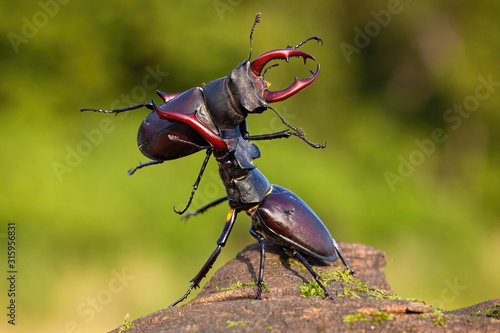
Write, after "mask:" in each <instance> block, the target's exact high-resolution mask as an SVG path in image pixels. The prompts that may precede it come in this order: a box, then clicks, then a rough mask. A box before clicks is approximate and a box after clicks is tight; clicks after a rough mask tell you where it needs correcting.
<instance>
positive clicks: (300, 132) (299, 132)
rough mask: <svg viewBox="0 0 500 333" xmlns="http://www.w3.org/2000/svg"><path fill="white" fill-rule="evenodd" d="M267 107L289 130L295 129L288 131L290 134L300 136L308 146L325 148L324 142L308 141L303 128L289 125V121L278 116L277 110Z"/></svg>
mask: <svg viewBox="0 0 500 333" xmlns="http://www.w3.org/2000/svg"><path fill="white" fill-rule="evenodd" d="M268 108H269V109H271V110H273V111H274V113H276V115H277V116H278V117H279V118H280V119H281V122H282V123H283V124H285V125H286V126H288V128H290V129H291V130H293V131H295V133H294V132H288V133H290V134H291V135H295V136H297V137H299V138H301V139H302V140H303V141H304V142H305V143H307V144H308V145H309V146H311V147H313V148H321V149H322V148H325V147H326V142H323V144H317V143H312V142H311V141H309V140H308V139H307V138H306V133H305V132H304V130H303V129H302V128H300V127H294V126H292V125H290V124H289V123H287V122H286V121H285V119H283V117H282V116H280V114H279V113H278V111H276V110H275V109H273V108H272V107H270V106H268Z"/></svg>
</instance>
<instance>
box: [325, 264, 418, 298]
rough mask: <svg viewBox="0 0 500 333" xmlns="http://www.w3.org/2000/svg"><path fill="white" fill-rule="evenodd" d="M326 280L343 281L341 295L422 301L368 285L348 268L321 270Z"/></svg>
mask: <svg viewBox="0 0 500 333" xmlns="http://www.w3.org/2000/svg"><path fill="white" fill-rule="evenodd" d="M318 273H319V274H320V276H321V278H322V279H323V280H324V281H339V282H341V283H342V291H343V295H342V294H341V295H339V296H340V297H349V296H351V297H356V298H361V297H360V295H367V296H369V297H372V298H376V299H388V300H406V301H414V302H421V301H419V300H417V299H415V298H402V297H399V296H398V295H397V294H393V293H390V292H387V291H384V290H382V289H380V288H377V287H371V286H368V285H367V284H366V283H365V282H363V281H361V280H360V279H358V278H356V277H354V276H352V275H351V274H349V271H348V269H347V268H344V269H343V270H341V269H340V268H338V269H336V270H335V271H333V272H332V271H328V270H326V271H319V272H318Z"/></svg>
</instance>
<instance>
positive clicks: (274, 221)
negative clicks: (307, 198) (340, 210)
mask: <svg viewBox="0 0 500 333" xmlns="http://www.w3.org/2000/svg"><path fill="white" fill-rule="evenodd" d="M272 186H273V190H272V191H271V193H269V195H268V196H267V197H266V199H265V200H264V202H263V203H262V204H261V205H260V206H259V207H258V208H257V210H256V211H255V213H254V214H253V215H254V216H253V221H252V223H254V226H255V228H256V229H257V230H258V231H261V232H262V233H263V234H264V235H265V236H267V237H268V238H270V239H271V240H273V241H274V242H275V243H277V244H281V245H283V246H285V247H292V248H294V249H296V250H297V251H299V252H302V253H305V254H308V255H310V256H312V257H316V258H319V259H323V260H327V261H335V260H337V258H338V254H337V251H336V250H335V247H334V244H333V239H332V236H331V235H330V232H329V231H328V229H327V228H326V227H325V225H324V224H323V222H322V221H321V220H320V219H319V217H318V216H317V215H316V214H315V213H314V211H313V210H312V209H311V208H309V206H308V205H307V204H306V203H305V202H304V201H303V200H302V199H300V198H299V197H298V196H297V195H295V194H294V193H293V192H291V191H289V190H287V189H286V188H284V187H281V186H278V185H272Z"/></svg>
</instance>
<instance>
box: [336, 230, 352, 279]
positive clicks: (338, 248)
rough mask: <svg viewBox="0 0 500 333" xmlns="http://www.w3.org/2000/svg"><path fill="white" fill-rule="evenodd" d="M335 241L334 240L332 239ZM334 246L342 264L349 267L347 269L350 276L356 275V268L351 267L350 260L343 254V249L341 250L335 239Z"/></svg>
mask: <svg viewBox="0 0 500 333" xmlns="http://www.w3.org/2000/svg"><path fill="white" fill-rule="evenodd" d="M332 239H333V238H332ZM333 246H334V247H335V249H336V250H337V253H338V254H339V257H340V259H342V262H343V263H344V265H345V266H346V267H347V269H348V270H349V274H351V275H355V274H356V271H355V270H354V268H352V267H351V265H350V264H349V259H347V258H346V257H345V256H344V252H342V249H341V248H340V246H339V244H338V243H337V241H336V240H335V239H333Z"/></svg>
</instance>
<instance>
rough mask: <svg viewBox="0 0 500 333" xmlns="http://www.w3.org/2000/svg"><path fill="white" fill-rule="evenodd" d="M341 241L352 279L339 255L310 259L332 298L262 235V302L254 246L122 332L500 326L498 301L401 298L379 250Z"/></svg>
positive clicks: (490, 328) (498, 328)
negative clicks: (189, 296)
mask: <svg viewBox="0 0 500 333" xmlns="http://www.w3.org/2000/svg"><path fill="white" fill-rule="evenodd" d="M340 246H341V247H342V249H343V250H344V253H345V255H346V257H347V258H349V259H350V263H351V265H352V266H353V268H354V269H355V270H356V278H354V277H351V276H349V275H348V274H347V271H346V270H344V266H343V264H342V262H341V261H340V260H337V261H336V262H334V263H327V262H322V261H317V260H312V259H311V260H310V261H309V262H310V263H311V264H312V265H313V267H314V269H315V270H316V271H317V272H318V273H319V274H320V276H321V277H322V279H323V281H325V283H326V285H327V288H328V290H329V292H330V295H331V296H332V298H331V299H329V298H323V297H321V296H319V295H317V294H318V292H319V293H321V292H322V290H321V288H319V287H318V286H317V284H314V283H311V282H313V281H314V279H313V278H312V276H311V274H310V273H309V272H308V271H307V270H305V268H304V267H303V265H302V264H301V263H300V262H298V261H297V260H295V259H292V258H290V257H288V256H287V255H286V254H285V253H284V251H283V250H282V248H281V247H279V246H276V245H275V244H273V243H271V242H268V241H266V260H265V269H264V281H265V288H264V289H265V290H264V291H263V293H262V300H255V297H256V295H257V287H256V286H255V281H257V277H258V273H259V257H260V253H259V247H258V245H257V244H254V245H251V246H248V247H247V248H245V249H244V250H243V251H242V252H240V253H239V254H238V255H237V256H236V258H235V259H233V260H231V261H230V262H228V263H227V264H226V265H225V266H223V267H222V268H221V269H219V270H218V271H217V272H216V273H215V274H214V275H213V277H212V279H211V280H210V281H209V282H208V283H207V284H206V285H205V287H204V288H203V290H202V291H201V292H200V293H199V295H198V296H197V297H196V298H195V299H194V300H192V301H191V302H189V303H187V304H185V305H183V306H180V307H175V308H172V309H163V310H159V311H157V312H154V313H152V314H150V315H147V316H144V317H142V318H138V319H136V320H134V321H133V322H132V324H133V326H132V327H131V328H129V329H127V330H126V331H125V332H127V333H134V332H148V333H153V332H154V333H156V332H158V333H159V332H289V331H290V332H317V331H321V332H347V331H356V332H357V331H372V330H375V329H376V330H379V331H384V332H390V331H394V332H403V331H406V332H434V331H440V332H441V331H444V330H445V329H446V331H449V332H450V331H451V332H500V320H498V312H499V310H500V304H499V303H500V299H496V300H491V301H487V302H483V303H480V304H477V305H475V306H472V307H468V308H464V309H459V310H455V311H450V312H444V311H441V310H438V309H435V308H432V307H431V306H429V305H426V304H424V303H423V302H420V301H417V300H408V299H401V298H399V297H398V296H397V295H395V294H393V293H392V290H391V288H390V286H389V283H388V282H387V280H386V278H385V273H384V271H383V267H384V266H385V265H386V263H387V257H386V255H385V253H384V252H382V251H379V250H376V249H374V248H372V247H369V246H366V245H363V244H346V243H340ZM183 292H184V291H183V290H182V291H181V293H183ZM180 296H182V295H181V294H179V297H180ZM495 311H496V312H495ZM495 313H496V319H495ZM119 329H120V328H117V329H116V330H114V331H113V332H119Z"/></svg>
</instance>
